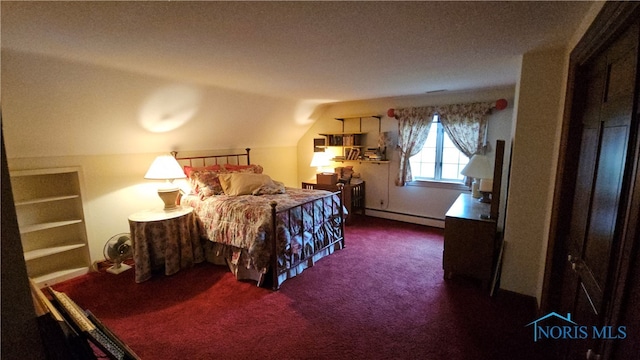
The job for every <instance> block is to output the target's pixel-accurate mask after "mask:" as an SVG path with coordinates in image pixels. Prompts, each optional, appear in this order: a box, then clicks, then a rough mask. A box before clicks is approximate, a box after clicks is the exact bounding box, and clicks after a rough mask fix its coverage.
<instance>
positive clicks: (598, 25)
mask: <svg viewBox="0 0 640 360" xmlns="http://www.w3.org/2000/svg"><path fill="white" fill-rule="evenodd" d="M638 16H640V2H637V1H607V2H606V3H605V4H604V6H603V7H602V9H601V10H600V12H599V13H598V16H596V18H595V19H594V20H593V23H591V26H589V28H588V29H587V31H586V32H585V34H584V35H583V36H582V39H580V41H579V42H578V44H576V46H575V48H573V50H572V51H571V60H572V61H573V62H575V63H576V64H578V65H583V64H584V63H586V62H587V61H589V60H591V59H593V58H594V57H595V56H596V54H597V53H598V52H599V51H601V50H602V49H604V47H605V46H606V45H608V44H609V43H611V41H612V39H613V38H614V37H615V36H617V35H619V34H620V33H621V32H622V31H624V30H625V29H627V27H628V26H629V24H631V23H632V22H633V21H634V20H636V19H637V18H638Z"/></svg>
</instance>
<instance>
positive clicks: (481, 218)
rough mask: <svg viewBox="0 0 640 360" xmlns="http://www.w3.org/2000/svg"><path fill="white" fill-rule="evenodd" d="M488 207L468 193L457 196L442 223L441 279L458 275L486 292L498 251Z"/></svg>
mask: <svg viewBox="0 0 640 360" xmlns="http://www.w3.org/2000/svg"><path fill="white" fill-rule="evenodd" d="M490 212H491V204H487V203H482V202H479V201H478V200H477V199H475V198H473V197H472V196H471V194H466V193H465V194H460V196H458V198H457V199H456V201H455V202H454V203H453V205H451V207H450V208H449V210H448V211H447V213H446V216H445V221H444V256H443V260H442V268H443V269H444V277H445V279H450V278H451V277H452V276H454V275H462V276H465V277H469V278H474V279H477V280H479V281H480V283H481V285H482V287H483V288H484V289H487V290H489V286H490V284H491V282H492V279H493V272H494V267H495V263H496V258H497V254H498V249H499V239H498V236H497V222H496V219H489V218H488V217H489V214H490Z"/></svg>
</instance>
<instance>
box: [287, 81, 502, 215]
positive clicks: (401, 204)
mask: <svg viewBox="0 0 640 360" xmlns="http://www.w3.org/2000/svg"><path fill="white" fill-rule="evenodd" d="M500 98H506V99H507V100H508V101H509V104H510V105H509V106H508V107H507V109H505V110H502V111H494V112H493V114H492V115H490V116H489V134H488V139H489V143H490V144H492V147H491V149H490V152H489V153H488V155H489V156H490V157H492V156H493V151H494V147H495V142H496V140H497V139H503V140H505V141H506V142H507V144H506V152H507V154H506V155H505V161H507V160H508V159H509V154H508V153H509V151H510V150H509V149H510V145H509V142H510V134H511V122H512V115H513V107H512V105H511V103H513V98H514V88H513V87H511V86H508V87H502V88H493V89H477V90H472V91H465V92H456V93H453V92H452V93H439V94H432V95H417V96H407V97H396V98H383V99H371V100H362V101H353V102H344V103H335V104H330V105H328V106H326V107H324V108H323V109H322V111H321V112H320V113H319V114H318V120H317V121H316V123H315V124H314V125H313V126H312V127H311V128H310V129H309V130H308V131H307V133H306V134H305V135H304V136H303V137H302V138H300V141H299V142H298V169H299V170H298V180H299V181H305V180H309V179H313V178H314V176H315V171H316V169H315V168H311V167H310V166H309V164H310V162H311V158H312V156H313V139H314V138H319V137H321V136H319V135H318V134H319V133H323V132H325V133H326V132H340V131H342V124H341V122H340V121H338V120H335V118H342V117H348V116H354V115H367V114H369V115H370V114H377V115H383V117H382V120H381V126H380V127H381V131H390V132H392V134H393V136H392V138H394V139H397V134H398V125H397V121H396V120H395V119H392V118H389V117H387V116H386V114H387V110H388V109H389V108H402V107H409V106H427V105H443V104H454V103H469V102H476V101H495V100H498V99H500ZM347 122H349V125H345V130H346V131H354V129H353V126H356V129H355V130H357V123H358V120H357V119H355V120H347ZM347 126H350V127H347ZM362 131H363V132H367V133H368V135H367V143H369V144H372V145H375V144H376V141H377V136H378V122H377V120H376V119H363V120H362ZM387 154H388V156H389V158H390V159H391V162H390V163H388V164H366V163H364V164H358V163H355V164H353V163H349V164H348V165H353V166H354V169H355V171H356V172H360V173H361V174H362V177H363V180H365V181H366V191H367V193H366V207H367V214H369V215H373V216H378V217H383V218H390V219H395V220H401V221H406V222H412V223H418V224H424V225H430V226H437V227H443V226H444V216H445V213H446V211H447V210H448V209H449V207H450V206H451V204H453V202H454V201H455V199H456V198H457V197H458V195H459V194H460V192H461V191H460V190H453V189H443V188H437V187H419V186H404V187H398V186H395V184H394V180H395V177H396V174H397V171H398V163H399V161H398V159H399V158H398V153H397V151H396V150H395V149H393V148H390V149H387ZM333 165H334V166H343V165H342V164H341V163H334V164H333ZM504 170H505V171H504V174H505V177H504V180H503V183H506V174H507V171H506V170H507V166H505V168H504ZM503 199H504V196H503ZM381 201H382V202H383V205H380V202H381Z"/></svg>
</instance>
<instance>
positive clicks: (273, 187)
mask: <svg viewBox="0 0 640 360" xmlns="http://www.w3.org/2000/svg"><path fill="white" fill-rule="evenodd" d="M285 192H286V190H285V188H284V183H281V182H280V181H275V180H273V181H272V182H271V184H265V185H262V186H260V187H259V188H257V189H256V190H254V191H253V192H252V193H251V194H253V195H276V194H284V193H285Z"/></svg>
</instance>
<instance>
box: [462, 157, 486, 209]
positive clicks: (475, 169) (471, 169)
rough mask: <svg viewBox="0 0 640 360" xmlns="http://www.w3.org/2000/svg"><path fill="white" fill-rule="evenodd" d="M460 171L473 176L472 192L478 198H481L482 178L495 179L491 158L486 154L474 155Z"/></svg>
mask: <svg viewBox="0 0 640 360" xmlns="http://www.w3.org/2000/svg"><path fill="white" fill-rule="evenodd" d="M460 173H461V174H462V175H464V176H466V177H470V178H473V183H472V185H471V190H472V191H471V193H472V196H473V197H474V198H476V199H478V198H480V191H479V187H480V181H481V180H482V179H493V170H492V169H491V163H489V158H488V157H486V156H484V155H473V156H472V157H471V160H469V163H468V164H467V166H465V167H464V169H462V171H460Z"/></svg>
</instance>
